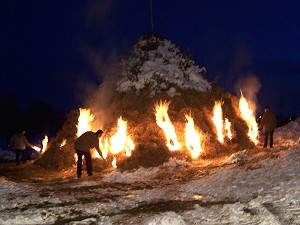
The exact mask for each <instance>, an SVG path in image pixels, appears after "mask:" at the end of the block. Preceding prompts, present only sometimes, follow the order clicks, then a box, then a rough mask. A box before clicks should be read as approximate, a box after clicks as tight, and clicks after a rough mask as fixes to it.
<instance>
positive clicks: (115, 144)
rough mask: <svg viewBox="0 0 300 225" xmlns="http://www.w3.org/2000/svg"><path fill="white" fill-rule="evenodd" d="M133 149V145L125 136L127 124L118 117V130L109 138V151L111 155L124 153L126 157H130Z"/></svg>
mask: <svg viewBox="0 0 300 225" xmlns="http://www.w3.org/2000/svg"><path fill="white" fill-rule="evenodd" d="M133 149H134V143H133V141H132V139H131V137H130V136H128V135H127V122H126V121H124V120H123V119H122V117H120V118H119V119H118V130H117V132H116V133H115V134H114V135H113V136H112V137H111V138H110V151H111V153H112V154H118V153H119V152H121V151H123V150H124V151H125V152H126V155H127V156H131V151H132V150H133Z"/></svg>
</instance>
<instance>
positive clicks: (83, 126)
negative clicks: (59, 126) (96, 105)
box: [77, 108, 94, 137]
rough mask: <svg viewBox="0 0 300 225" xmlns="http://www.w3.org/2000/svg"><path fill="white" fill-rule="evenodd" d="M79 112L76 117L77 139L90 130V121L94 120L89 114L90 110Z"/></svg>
mask: <svg viewBox="0 0 300 225" xmlns="http://www.w3.org/2000/svg"><path fill="white" fill-rule="evenodd" d="M79 111H80V114H79V117H78V125H77V137H79V136H80V135H82V134H83V133H84V132H86V131H90V130H92V121H93V120H94V115H93V114H91V112H90V109H82V108H80V109H79Z"/></svg>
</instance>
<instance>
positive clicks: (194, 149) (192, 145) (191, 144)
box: [185, 115, 202, 158]
mask: <svg viewBox="0 0 300 225" xmlns="http://www.w3.org/2000/svg"><path fill="white" fill-rule="evenodd" d="M185 118H186V119H187V123H186V124H185V144H186V147H187V149H188V150H189V151H190V153H191V155H192V157H193V158H197V157H198V156H199V155H200V152H201V151H202V149H201V134H200V132H199V131H198V130H197V129H195V125H194V120H193V118H192V117H191V116H188V115H185Z"/></svg>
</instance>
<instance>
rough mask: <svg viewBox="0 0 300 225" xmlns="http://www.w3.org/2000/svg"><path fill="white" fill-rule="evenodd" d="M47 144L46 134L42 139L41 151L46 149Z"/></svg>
mask: <svg viewBox="0 0 300 225" xmlns="http://www.w3.org/2000/svg"><path fill="white" fill-rule="evenodd" d="M47 144H48V136H47V135H45V138H44V140H43V141H42V146H43V148H42V150H41V152H45V151H46V149H47Z"/></svg>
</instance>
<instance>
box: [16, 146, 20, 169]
mask: <svg viewBox="0 0 300 225" xmlns="http://www.w3.org/2000/svg"><path fill="white" fill-rule="evenodd" d="M16 165H17V166H18V165H20V150H19V149H16Z"/></svg>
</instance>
